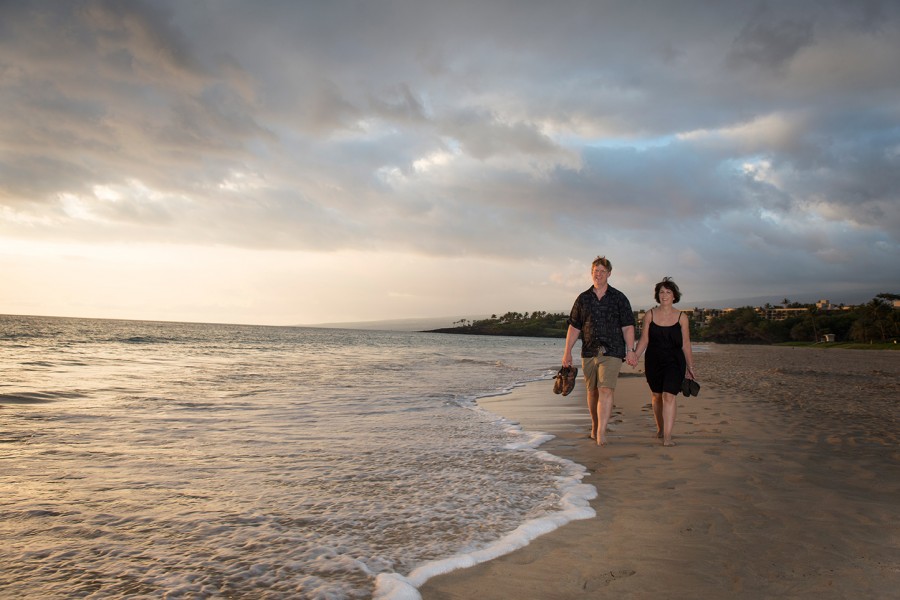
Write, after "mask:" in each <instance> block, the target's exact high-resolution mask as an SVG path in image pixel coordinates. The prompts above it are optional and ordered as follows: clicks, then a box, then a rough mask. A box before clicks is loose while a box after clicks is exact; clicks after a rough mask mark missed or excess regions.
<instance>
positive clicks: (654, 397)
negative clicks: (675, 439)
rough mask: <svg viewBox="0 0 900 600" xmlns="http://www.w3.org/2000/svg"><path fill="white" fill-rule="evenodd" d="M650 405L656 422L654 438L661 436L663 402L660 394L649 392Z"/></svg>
mask: <svg viewBox="0 0 900 600" xmlns="http://www.w3.org/2000/svg"><path fill="white" fill-rule="evenodd" d="M650 404H652V405H653V418H654V419H655V420H656V437H658V438H661V437H662V436H663V401H662V394H654V393H653V392H650Z"/></svg>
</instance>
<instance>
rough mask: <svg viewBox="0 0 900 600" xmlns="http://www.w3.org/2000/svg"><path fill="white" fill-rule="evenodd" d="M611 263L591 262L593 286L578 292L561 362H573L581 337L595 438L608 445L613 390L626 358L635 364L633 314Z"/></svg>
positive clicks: (601, 260) (598, 260)
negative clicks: (611, 278)
mask: <svg viewBox="0 0 900 600" xmlns="http://www.w3.org/2000/svg"><path fill="white" fill-rule="evenodd" d="M610 273H612V263H611V262H609V260H607V259H606V257H605V256H598V257H597V258H595V259H594V262H593V263H591V279H592V280H593V282H594V285H593V286H592V287H591V288H590V289H588V290H586V291H584V292H582V293H581V294H579V295H578V298H576V299H575V304H574V305H573V306H572V313H571V314H570V315H569V321H568V322H569V329H568V331H567V332H566V349H565V352H563V359H562V364H563V366H564V367H570V366H572V348H573V347H574V346H575V341H576V340H577V339H578V338H579V337H582V341H581V371H582V373H583V374H584V383H585V387H587V402H588V410H590V413H591V438H592V439H595V440H597V445H599V446H605V445H606V443H607V440H606V426H607V424H608V423H609V418H610V416H611V415H612V406H613V394H614V392H615V389H616V381H617V380H618V378H619V369H621V367H622V361H626V360H627V361H628V364H630V365H632V366H634V365H633V364H632V363H634V364H637V361H636V360H635V358H634V313H633V312H632V311H631V303H630V302H629V301H628V298H626V297H625V294H623V293H622V292H620V291H619V290H617V289H616V288H614V287H612V286H610V285H609V283H608V280H609V275H610Z"/></svg>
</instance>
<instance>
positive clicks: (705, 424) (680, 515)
mask: <svg viewBox="0 0 900 600" xmlns="http://www.w3.org/2000/svg"><path fill="white" fill-rule="evenodd" d="M836 352H837V354H836ZM846 352H851V353H852V352H853V351H846ZM867 354H868V353H867ZM885 354H886V355H887V356H882V357H881V358H880V359H877V360H874V361H873V360H871V359H869V358H859V357H850V358H848V357H847V356H846V354H845V353H842V352H839V351H837V350H835V349H831V350H819V351H817V350H811V349H797V348H785V349H780V350H772V349H771V348H763V349H759V348H756V349H749V350H748V349H747V348H746V347H743V348H726V349H721V348H715V349H711V350H710V351H708V352H698V353H697V354H696V355H695V360H696V362H697V364H698V367H699V379H700V381H701V384H703V389H702V391H701V394H700V396H699V397H691V398H683V397H681V396H679V399H678V406H679V408H678V418H677V422H676V425H675V434H674V439H675V441H676V443H677V444H678V445H677V446H676V447H674V448H664V447H663V446H662V445H661V444H660V443H659V440H657V439H656V438H655V425H654V423H653V417H652V413H651V412H650V407H649V392H648V390H647V388H646V382H645V381H644V379H643V376H642V375H640V376H634V374H633V373H634V372H633V371H631V370H630V369H627V368H626V369H625V370H623V374H625V376H624V377H622V378H620V380H619V384H618V387H617V391H616V407H615V408H614V410H613V418H612V419H611V425H610V434H609V436H610V445H609V446H607V447H605V448H599V447H597V446H596V444H594V442H593V441H592V440H590V439H589V438H588V428H589V419H588V416H587V408H586V407H585V406H584V388H583V382H582V380H581V379H579V381H578V384H577V385H576V388H575V390H574V391H573V392H572V393H571V394H570V395H569V396H566V397H563V396H561V395H555V394H553V392H552V381H538V382H532V383H529V384H526V385H525V386H524V387H522V388H517V389H515V390H513V391H512V392H511V393H510V394H508V395H506V396H497V397H488V398H484V399H480V400H479V401H478V402H479V405H481V406H482V407H484V408H485V409H486V410H488V411H490V412H492V413H495V414H499V415H501V416H503V417H506V418H507V419H509V420H511V421H514V422H517V423H518V424H519V425H521V427H522V428H523V429H524V430H526V431H541V432H546V433H550V434H552V435H554V436H555V438H554V439H552V440H550V441H548V442H546V443H544V444H543V445H541V446H540V447H539V450H543V451H546V452H549V453H551V454H553V455H556V456H560V457H562V458H565V459H568V460H571V461H573V462H575V463H578V464H580V465H583V466H585V467H586V469H587V470H588V474H587V476H586V477H585V478H584V479H583V480H582V481H583V483H586V484H590V485H593V486H594V487H595V488H596V489H597V491H598V495H597V498H596V499H594V500H592V501H591V502H590V505H591V507H592V508H593V509H594V510H595V511H596V513H597V516H595V517H593V518H590V519H585V520H578V521H572V522H570V523H568V524H566V525H564V526H562V527H560V528H558V529H556V530H554V531H552V532H550V533H547V534H545V535H543V536H541V537H538V538H537V539H535V540H533V541H532V542H531V543H529V544H528V545H527V546H525V547H524V548H521V549H519V550H515V551H513V552H511V553H509V554H506V555H504V556H501V557H498V558H495V559H493V560H490V561H488V562H484V563H481V564H478V565H475V566H472V567H469V568H465V569H459V570H456V571H452V572H450V573H446V574H443V575H437V576H435V577H433V578H431V579H429V580H428V581H426V582H425V583H424V585H422V586H421V588H420V589H419V593H420V594H421V596H422V598H423V599H424V600H462V599H469V598H480V599H485V600H489V599H492V598H496V599H497V600H501V599H507V598H511V597H519V598H555V599H561V600H562V599H567V598H589V597H590V598H598V597H615V598H617V599H621V598H645V597H649V596H651V595H661V596H662V597H699V596H706V597H713V598H716V597H729V598H760V597H790V598H805V597H809V598H813V597H815V598H817V599H821V598H855V597H887V596H890V595H891V594H893V593H894V592H895V590H896V589H897V587H898V586H900V541H898V540H900V526H898V525H897V522H898V519H897V516H898V509H897V506H896V498H897V497H900V447H898V443H897V438H896V435H897V434H896V433H895V430H896V424H897V423H896V420H897V412H898V409H897V407H896V400H895V399H896V391H897V390H896V386H897V383H896V381H897V379H898V377H900V356H897V355H893V353H885ZM891 355H893V356H894V358H891ZM828 357H834V359H829V358H828ZM773 365H775V366H773ZM837 381H843V382H845V383H846V382H849V383H850V384H852V389H853V390H854V391H856V392H857V395H858V397H857V398H855V401H853V402H851V401H848V400H847V398H846V397H845V396H841V395H835V394H833V392H834V385H835V383H836V382H837ZM828 389H831V391H832V395H831V396H828V395H827V394H825V393H823V391H822V390H828ZM808 395H814V396H815V401H816V403H815V404H814V405H813V407H810V406H808V405H807V404H808V402H809V398H808V397H807V396H808ZM813 415H818V418H811V417H812V416H813ZM848 415H850V416H852V417H854V419H855V421H857V422H858V421H862V422H864V423H866V424H868V425H875V424H876V423H879V422H880V426H869V427H866V426H846V425H852V424H848V423H845V422H844V421H845V420H846V419H847V418H848ZM842 425H843V426H842Z"/></svg>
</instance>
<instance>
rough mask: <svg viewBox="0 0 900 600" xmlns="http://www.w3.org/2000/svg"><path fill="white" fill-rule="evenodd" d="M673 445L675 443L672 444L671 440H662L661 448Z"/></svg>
mask: <svg viewBox="0 0 900 600" xmlns="http://www.w3.org/2000/svg"><path fill="white" fill-rule="evenodd" d="M674 445H675V442H673V441H672V440H668V441H666V440H663V446H674Z"/></svg>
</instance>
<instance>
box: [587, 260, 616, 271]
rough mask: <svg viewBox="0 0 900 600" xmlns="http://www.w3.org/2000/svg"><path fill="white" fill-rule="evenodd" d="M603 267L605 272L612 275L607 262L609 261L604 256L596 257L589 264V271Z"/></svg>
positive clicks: (609, 263) (610, 266)
mask: <svg viewBox="0 0 900 600" xmlns="http://www.w3.org/2000/svg"><path fill="white" fill-rule="evenodd" d="M600 265H603V266H604V267H605V268H606V270H607V271H609V272H610V273H612V263H611V262H609V259H608V258H606V257H605V256H598V257H597V258H595V259H594V262H592V263H591V270H592V271H593V270H594V269H595V268H596V267H598V266H600Z"/></svg>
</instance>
